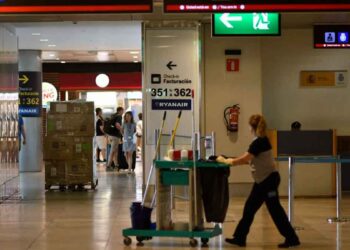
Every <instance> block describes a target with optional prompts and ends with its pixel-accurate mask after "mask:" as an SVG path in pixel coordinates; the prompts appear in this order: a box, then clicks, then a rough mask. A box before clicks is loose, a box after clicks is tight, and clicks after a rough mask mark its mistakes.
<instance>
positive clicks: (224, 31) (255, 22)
mask: <svg viewBox="0 0 350 250" xmlns="http://www.w3.org/2000/svg"><path fill="white" fill-rule="evenodd" d="M212 25H213V28H212V35H213V36H279V35H280V33H281V29H280V14H278V13H223V14H213V16H212Z"/></svg>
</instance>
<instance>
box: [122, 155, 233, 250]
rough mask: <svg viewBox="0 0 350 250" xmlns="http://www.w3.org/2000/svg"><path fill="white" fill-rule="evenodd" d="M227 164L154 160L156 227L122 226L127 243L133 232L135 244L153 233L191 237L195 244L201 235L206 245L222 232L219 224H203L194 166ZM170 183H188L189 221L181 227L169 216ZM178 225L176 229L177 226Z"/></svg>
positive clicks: (162, 235) (208, 166) (125, 242)
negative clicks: (212, 225) (209, 225)
mask: <svg viewBox="0 0 350 250" xmlns="http://www.w3.org/2000/svg"><path fill="white" fill-rule="evenodd" d="M228 167H229V165H226V164H221V163H216V162H201V161H155V169H156V187H157V201H156V204H157V209H156V211H157V213H156V229H142V230H138V229H132V228H128V229H124V230H123V237H124V244H125V245H126V246H128V245H130V244H131V243H132V240H131V238H130V236H136V240H137V241H138V245H142V242H143V241H144V240H148V239H151V238H152V237H178V238H179V237H183V238H189V239H190V242H189V243H190V245H191V246H192V247H196V246H197V245H198V240H197V239H196V238H200V239H201V242H202V244H203V246H206V245H207V244H208V242H209V239H210V238H213V237H216V236H219V235H221V234H222V229H221V227H220V226H219V225H218V224H216V225H215V226H214V227H213V228H204V219H203V209H202V202H201V195H200V185H199V178H198V177H199V176H198V175H197V174H196V168H228ZM171 186H188V190H189V208H190V209H189V223H186V224H185V226H182V228H180V229H179V228H178V227H177V223H176V222H175V223H174V222H173V221H172V217H171V212H172V211H171V210H172V208H171ZM176 228H178V229H176Z"/></svg>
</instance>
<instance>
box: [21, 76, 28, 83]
mask: <svg viewBox="0 0 350 250" xmlns="http://www.w3.org/2000/svg"><path fill="white" fill-rule="evenodd" d="M19 80H20V81H21V82H23V84H26V83H27V82H28V81H29V78H28V76H26V75H22V78H19Z"/></svg>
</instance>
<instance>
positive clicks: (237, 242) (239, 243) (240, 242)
mask: <svg viewBox="0 0 350 250" xmlns="http://www.w3.org/2000/svg"><path fill="white" fill-rule="evenodd" d="M225 241H226V242H227V243H230V244H232V245H236V246H239V247H245V246H246V243H245V241H243V240H239V239H237V238H232V239H231V238H226V239H225Z"/></svg>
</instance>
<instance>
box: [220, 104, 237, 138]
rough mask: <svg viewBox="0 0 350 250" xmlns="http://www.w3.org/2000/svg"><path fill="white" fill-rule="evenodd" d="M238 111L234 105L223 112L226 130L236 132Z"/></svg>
mask: <svg viewBox="0 0 350 250" xmlns="http://www.w3.org/2000/svg"><path fill="white" fill-rule="evenodd" d="M239 110H240V107H239V104H235V105H233V106H232V107H227V108H226V109H225V111H224V119H225V123H226V128H227V130H228V131H230V132H237V131H238V118H239Z"/></svg>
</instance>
